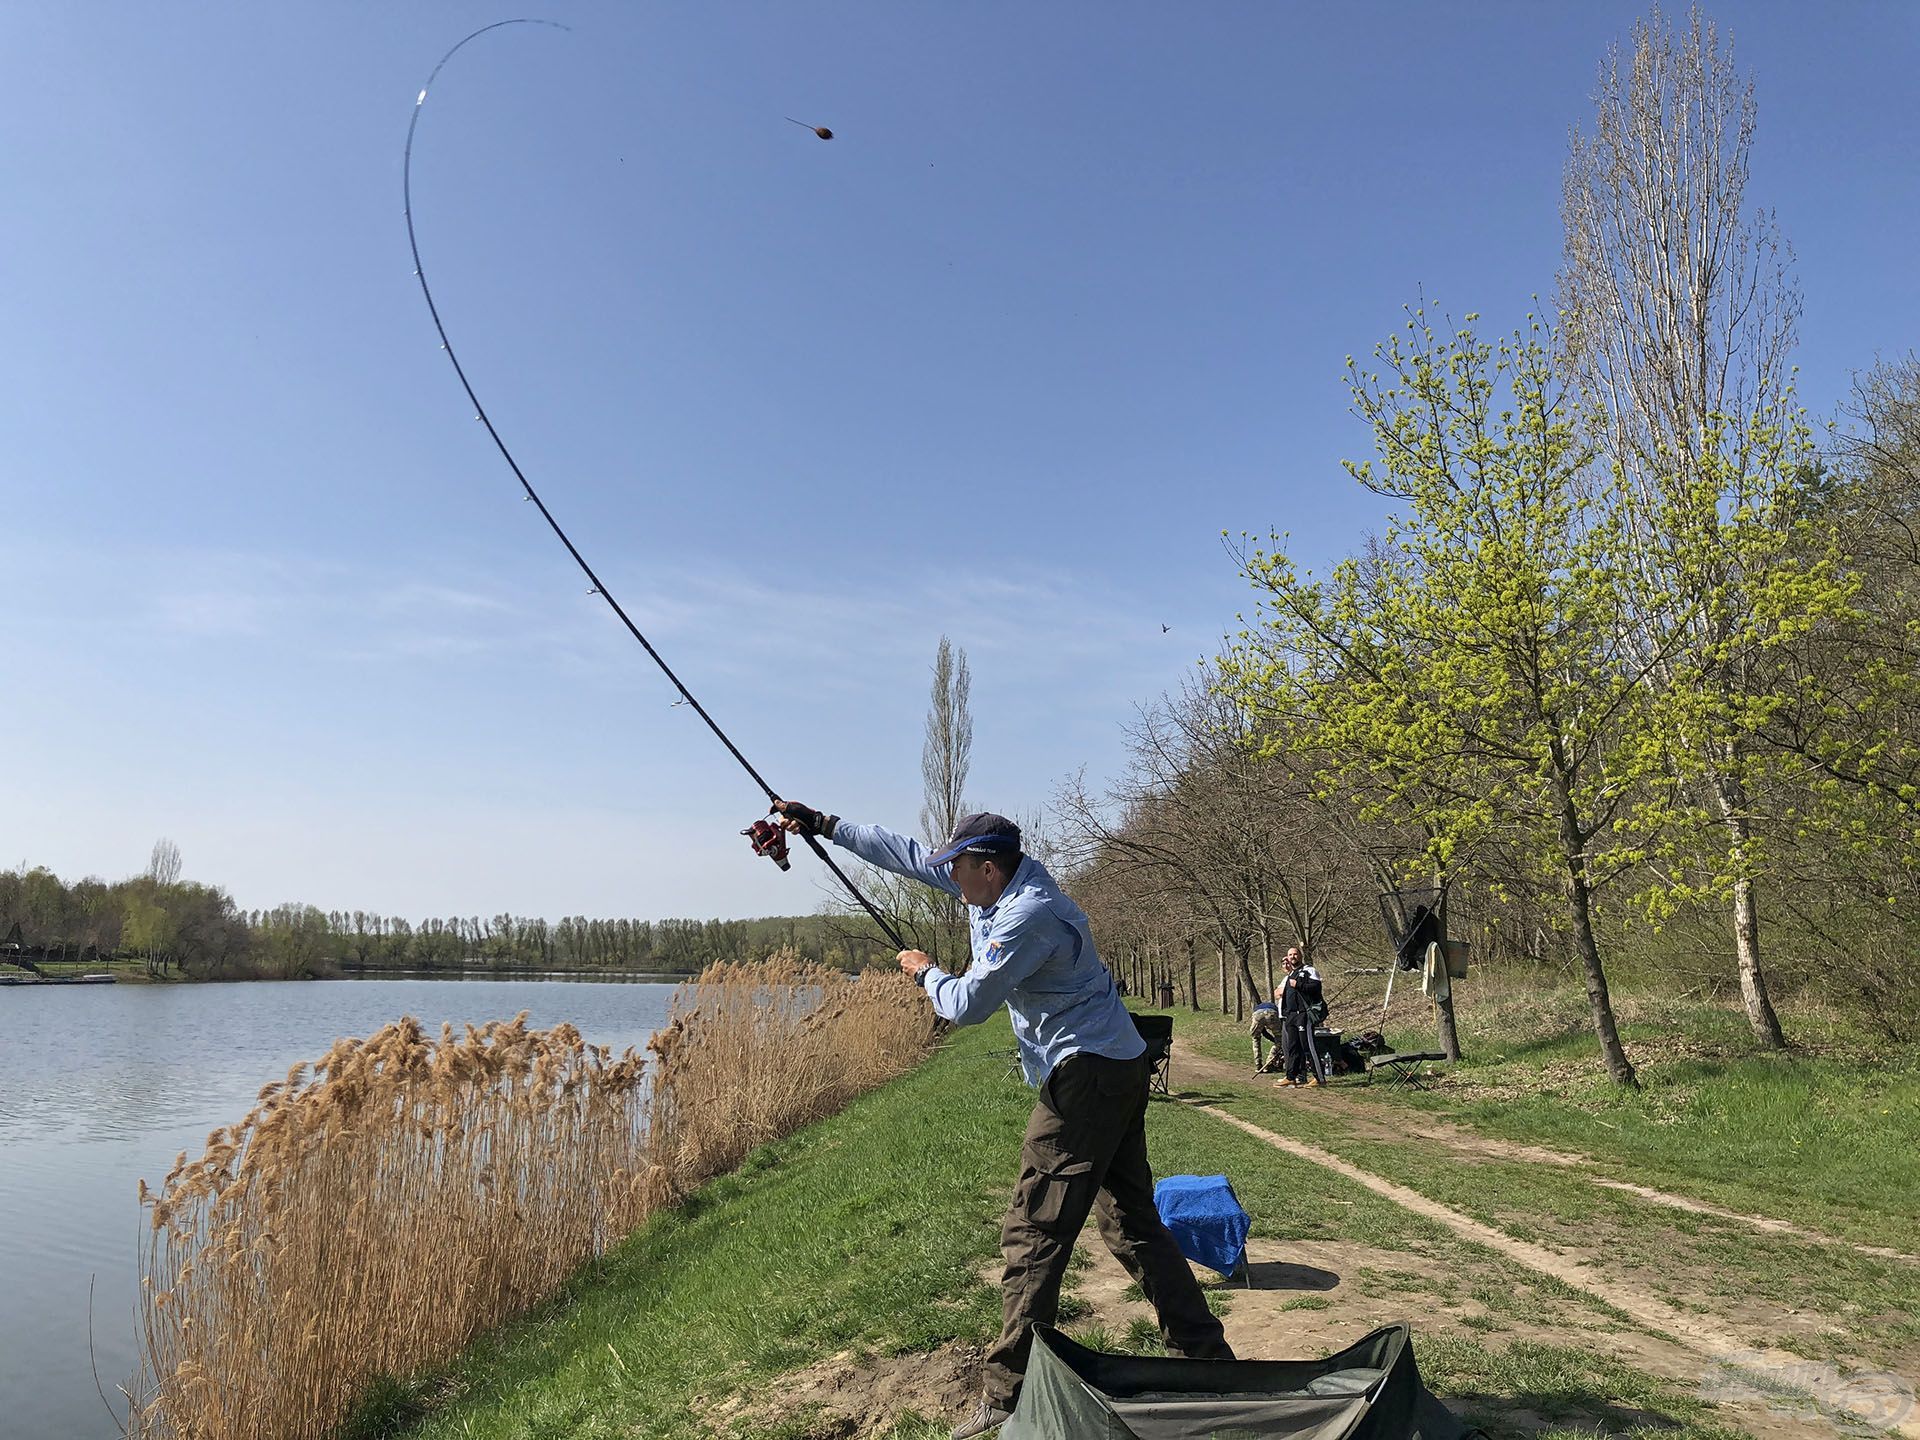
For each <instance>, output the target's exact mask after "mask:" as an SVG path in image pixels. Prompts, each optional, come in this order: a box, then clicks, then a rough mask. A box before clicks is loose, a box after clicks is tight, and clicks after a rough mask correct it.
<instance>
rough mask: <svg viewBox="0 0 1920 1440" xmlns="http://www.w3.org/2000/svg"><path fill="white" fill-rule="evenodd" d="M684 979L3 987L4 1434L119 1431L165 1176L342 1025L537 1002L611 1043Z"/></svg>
mask: <svg viewBox="0 0 1920 1440" xmlns="http://www.w3.org/2000/svg"><path fill="white" fill-rule="evenodd" d="M673 990H674V984H673V982H664V983H663V982H652V983H649V982H643V981H615V982H607V981H598V980H595V981H583V980H567V979H551V978H549V979H529V980H414V979H405V980H341V981H316V982H307V983H298V982H284V983H272V982H264V981H260V982H253V983H249V984H239V985H73V986H5V987H0V1436H21V1437H35V1440H40V1437H46V1440H94V1437H100V1440H105V1437H109V1436H115V1435H117V1434H118V1433H119V1430H118V1428H117V1426H116V1424H115V1422H114V1420H113V1419H112V1418H111V1417H110V1416H109V1415H108V1413H107V1410H106V1407H105V1406H103V1405H102V1404H101V1402H100V1397H99V1396H98V1394H96V1393H95V1391H94V1381H93V1369H92V1367H91V1366H90V1365H89V1362H88V1341H87V1285H88V1281H89V1279H90V1278H91V1279H92V1281H93V1357H94V1364H96V1365H97V1366H98V1369H99V1374H100V1384H101V1386H102V1388H104V1389H105V1390H106V1392H107V1395H108V1397H109V1398H110V1399H112V1400H113V1401H114V1403H115V1406H116V1408H118V1409H120V1411H121V1413H124V1401H123V1400H122V1398H121V1396H120V1395H119V1393H118V1391H117V1390H116V1389H115V1388H114V1387H115V1386H116V1385H119V1384H125V1383H127V1381H128V1380H129V1379H130V1377H131V1376H132V1375H133V1372H134V1368H135V1364H136V1359H137V1355H138V1350H137V1343H136V1336H135V1331H134V1313H135V1312H134V1302H135V1298H136V1295H137V1292H138V1288H139V1258H140V1256H141V1254H142V1253H143V1252H144V1250H145V1246H146V1237H147V1224H146V1217H145V1214H144V1212H143V1211H142V1210H141V1208H140V1205H139V1202H138V1201H137V1200H136V1198H135V1195H136V1188H137V1183H138V1182H139V1181H140V1180H141V1179H145V1180H146V1181H147V1182H148V1183H149V1184H150V1185H153V1186H155V1187H157V1186H158V1185H159V1183H160V1180H161V1177H163V1176H164V1175H165V1174H166V1173H167V1171H168V1170H169V1169H171V1168H172V1165H173V1161H174V1157H175V1156H176V1155H177V1154H178V1153H179V1152H180V1151H182V1150H185V1151H188V1152H189V1154H191V1155H198V1154H199V1153H200V1150H201V1148H202V1147H203V1146H204V1145H205V1143H206V1138H207V1133H208V1132H209V1131H210V1130H213V1129H214V1128H215V1127H216V1126H221V1125H227V1124H231V1123H232V1122H234V1121H237V1120H239V1119H240V1118H241V1117H242V1116H244V1115H245V1114H246V1113H247V1111H248V1110H250V1109H251V1108H252V1107H253V1104H254V1101H255V1098H256V1096H257V1095H258V1094H259V1090H260V1087H261V1086H262V1085H264V1084H266V1083H267V1082H268V1081H269V1080H278V1079H282V1078H284V1076H285V1075H286V1072H287V1069H288V1067H290V1066H291V1065H293V1064H294V1063H296V1062H297V1061H301V1060H314V1059H318V1058H319V1057H320V1056H321V1055H323V1054H324V1053H325V1052H326V1050H327V1047H328V1046H330V1045H332V1044H333V1042H334V1041H335V1040H336V1039H338V1038H339V1037H341V1036H343V1035H370V1034H372V1033H373V1032H374V1031H375V1030H378V1029H379V1028H380V1027H381V1026H382V1025H385V1024H386V1023H388V1022H389V1021H392V1020H397V1019H399V1018H400V1017H401V1016H403V1015H411V1016H413V1017H414V1018H415V1019H417V1020H419V1021H420V1022H421V1023H422V1024H423V1025H425V1026H426V1027H427V1030H428V1032H429V1033H431V1034H437V1033H438V1032H439V1028H440V1023H441V1022H442V1021H444V1020H450V1021H452V1022H454V1024H455V1025H456V1027H457V1026H458V1025H460V1024H461V1023H463V1022H471V1023H473V1024H476V1025H477V1024H480V1023H482V1022H484V1021H487V1020H504V1019H510V1018H512V1016H514V1015H515V1014H517V1013H518V1012H520V1011H522V1010H525V1011H527V1012H528V1023H529V1024H530V1025H533V1026H535V1027H536V1028H541V1029H544V1028H546V1027H548V1026H551V1025H556V1024H558V1023H559V1022H561V1021H563V1020H565V1021H569V1022H571V1023H572V1024H573V1025H574V1026H576V1027H577V1028H578V1029H579V1030H580V1032H581V1034H582V1035H584V1036H585V1037H586V1038H587V1039H588V1040H589V1041H591V1042H593V1043H594V1044H598V1045H610V1046H612V1047H613V1048H614V1050H615V1051H616V1052H617V1051H619V1050H621V1049H623V1048H625V1047H626V1046H629V1045H632V1046H636V1047H637V1046H640V1045H642V1044H644V1043H645V1042H646V1039H647V1037H648V1036H649V1035H651V1034H652V1033H653V1032H654V1031H655V1030H656V1029H658V1028H659V1027H660V1026H661V1025H662V1024H664V1023H665V1021H666V1015H667V1004H668V1001H669V999H670V998H671V996H672V994H673Z"/></svg>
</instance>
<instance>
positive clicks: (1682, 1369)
mask: <svg viewBox="0 0 1920 1440" xmlns="http://www.w3.org/2000/svg"><path fill="white" fill-rule="evenodd" d="M1173 1071H1174V1075H1175V1077H1176V1079H1175V1087H1174V1088H1175V1092H1176V1093H1175V1098H1177V1099H1179V1100H1181V1101H1182V1102H1183V1103H1185V1104H1187V1105H1189V1106H1191V1107H1194V1108H1196V1109H1200V1110H1204V1111H1205V1112H1207V1113H1209V1114H1211V1115H1213V1116H1215V1117H1216V1118H1217V1119H1219V1120H1221V1121H1223V1122H1225V1123H1226V1124H1228V1125H1231V1126H1233V1127H1235V1128H1236V1129H1237V1130H1239V1131H1240V1132H1242V1133H1244V1134H1246V1135H1249V1136H1251V1137H1253V1138H1254V1139H1256V1140H1258V1141H1259V1142H1260V1143H1262V1144H1264V1145H1267V1146H1270V1147H1272V1148H1273V1149H1275V1150H1277V1151H1279V1152H1281V1153H1284V1154H1286V1155H1288V1156H1291V1157H1294V1158H1295V1159H1298V1160H1300V1161H1303V1162H1306V1163H1307V1164H1310V1165H1313V1166H1317V1167H1319V1168H1321V1169H1322V1170H1324V1171H1326V1172H1328V1173H1329V1174H1330V1175H1333V1176H1338V1177H1340V1178H1341V1179H1342V1180H1344V1181H1347V1182H1350V1183H1352V1184H1355V1185H1358V1186H1360V1187H1362V1188H1364V1189H1365V1190H1366V1191H1368V1192H1369V1193H1371V1194H1373V1195H1376V1196H1379V1197H1381V1198H1383V1199H1384V1200H1386V1201H1388V1202H1390V1203H1391V1204H1393V1205H1395V1206H1397V1207H1399V1208H1400V1209H1402V1210H1403V1211H1405V1212H1407V1213H1408V1214H1409V1215H1412V1216H1418V1217H1420V1218H1421V1219H1422V1220H1424V1221H1428V1222H1431V1223H1432V1224H1435V1225H1438V1226H1440V1227H1443V1228H1444V1229H1445V1230H1446V1231H1447V1232H1448V1233H1450V1234H1451V1235H1452V1236H1454V1237H1457V1238H1458V1239H1459V1240H1460V1241H1463V1242H1466V1243H1467V1244H1468V1245H1470V1246H1471V1247H1474V1248H1475V1249H1478V1250H1481V1251H1484V1252H1488V1253H1490V1254H1491V1255H1493V1256H1498V1257H1499V1258H1500V1259H1501V1260H1502V1261H1503V1262H1505V1263H1506V1264H1508V1265H1510V1266H1513V1267H1518V1268H1519V1269H1520V1270H1522V1271H1524V1272H1526V1273H1527V1274H1528V1275H1529V1276H1531V1277H1533V1281H1534V1283H1535V1284H1536V1285H1537V1286H1539V1287H1540V1288H1541V1290H1542V1292H1543V1294H1550V1295H1555V1296H1559V1297H1563V1298H1564V1297H1566V1296H1568V1295H1571V1296H1575V1297H1578V1300H1579V1301H1580V1302H1582V1305H1583V1308H1584V1309H1585V1310H1586V1312H1587V1315H1585V1316H1575V1317H1569V1316H1565V1315H1556V1314H1554V1313H1553V1311H1554V1309H1555V1308H1556V1307H1552V1306H1542V1307H1540V1311H1541V1313H1540V1314H1538V1315H1537V1316H1536V1317H1533V1318H1531V1319H1522V1318H1521V1317H1518V1316H1511V1315H1509V1316H1508V1317H1506V1318H1505V1319H1500V1318H1495V1317H1496V1315H1497V1314H1498V1311H1499V1308H1500V1307H1489V1306H1487V1305H1486V1304H1484V1303H1483V1302H1481V1301H1478V1300H1477V1299H1476V1296H1475V1293H1474V1291H1475V1288H1476V1287H1475V1285H1474V1283H1473V1280H1472V1277H1471V1275H1470V1273H1468V1272H1470V1271H1471V1269H1472V1268H1473V1267H1472V1266H1471V1265H1469V1266H1468V1270H1467V1272H1463V1271H1461V1270H1458V1269H1449V1271H1448V1273H1449V1274H1450V1276H1451V1278H1452V1279H1453V1281H1454V1282H1455V1283H1453V1284H1452V1285H1450V1286H1449V1285H1442V1286H1438V1287H1435V1288H1431V1289H1430V1288H1429V1287H1428V1286H1427V1285H1426V1284H1425V1283H1424V1282H1425V1280H1427V1279H1431V1278H1434V1277H1433V1276H1431V1275H1427V1276H1421V1275H1420V1274H1419V1272H1418V1271H1415V1272H1413V1273H1412V1274H1411V1275H1410V1276H1408V1275H1405V1274H1403V1275H1401V1276H1400V1277H1398V1278H1394V1279H1386V1280H1385V1283H1384V1284H1382V1283H1378V1281H1379V1280H1380V1279H1381V1278H1384V1277H1379V1276H1378V1272H1377V1267H1376V1277H1375V1278H1376V1283H1374V1284H1373V1285H1371V1286H1369V1285H1367V1284H1365V1283H1362V1284H1361V1285H1359V1286H1349V1285H1348V1284H1347V1281H1346V1278H1345V1276H1341V1275H1340V1272H1339V1271H1338V1270H1337V1269H1335V1268H1333V1267H1331V1266H1325V1265H1323V1266H1321V1267H1320V1268H1322V1269H1324V1270H1325V1272H1326V1274H1327V1275H1328V1276H1340V1278H1338V1279H1335V1280H1331V1281H1330V1282H1327V1283H1325V1288H1324V1289H1323V1290H1322V1291H1320V1292H1319V1293H1321V1294H1323V1295H1324V1297H1325V1300H1326V1303H1327V1308H1328V1309H1329V1310H1333V1311H1341V1310H1343V1309H1344V1308H1345V1307H1346V1305H1347V1303H1348V1302H1349V1301H1350V1300H1353V1301H1359V1302H1362V1303H1361V1313H1362V1314H1364V1315H1365V1316H1366V1318H1367V1319H1369V1320H1371V1319H1373V1318H1374V1317H1375V1314H1376V1313H1378V1315H1379V1316H1380V1317H1381V1318H1386V1314H1387V1310H1389V1309H1391V1306H1388V1307H1386V1308H1384V1309H1383V1308H1381V1307H1380V1306H1378V1305H1377V1304H1375V1303H1372V1302H1375V1301H1378V1300H1381V1299H1384V1298H1386V1297H1387V1296H1392V1295H1395V1294H1396V1292H1397V1293H1399V1294H1406V1293H1415V1292H1418V1293H1423V1294H1424V1295H1425V1298H1426V1309H1427V1314H1426V1317H1425V1323H1426V1324H1428V1325H1432V1324H1434V1323H1435V1322H1436V1321H1437V1322H1438V1323H1439V1324H1440V1325H1442V1326H1450V1325H1453V1324H1456V1323H1457V1324H1464V1325H1465V1326H1466V1327H1467V1328H1469V1329H1473V1330H1478V1331H1480V1332H1481V1333H1487V1332H1488V1331H1491V1330H1494V1329H1496V1328H1518V1329H1520V1330H1521V1331H1522V1332H1524V1333H1528V1334H1536V1335H1547V1336H1551V1335H1554V1334H1558V1335H1560V1336H1562V1337H1563V1338H1564V1336H1565V1334H1566V1333H1567V1332H1566V1330H1565V1329H1564V1327H1565V1326H1566V1325H1568V1324H1572V1325H1574V1326H1576V1327H1577V1328H1582V1329H1583V1328H1588V1327H1589V1326H1591V1324H1592V1321H1591V1318H1590V1317H1591V1316H1593V1315H1596V1314H1597V1315H1598V1316H1600V1317H1603V1318H1604V1320H1606V1321H1607V1322H1610V1323H1607V1324H1605V1325H1603V1326H1602V1327H1601V1329H1602V1332H1603V1333H1604V1334H1605V1335H1606V1341H1605V1344H1604V1346H1603V1347H1601V1348H1602V1349H1604V1351H1605V1352H1606V1353H1608V1354H1610V1355H1612V1356H1614V1357H1616V1358H1622V1359H1627V1360H1629V1361H1631V1363H1633V1364H1634V1365H1636V1366H1638V1367H1640V1368H1643V1369H1644V1370H1646V1371H1648V1372H1650V1373H1651V1374H1653V1375H1655V1376H1659V1377H1661V1378H1663V1379H1666V1380H1668V1381H1671V1382H1675V1383H1677V1384H1681V1385H1691V1386H1693V1387H1694V1388H1695V1389H1696V1390H1697V1391H1698V1393H1700V1394H1701V1395H1702V1396H1703V1398H1709V1399H1713V1400H1715V1401H1717V1402H1719V1404H1720V1406H1721V1407H1722V1408H1723V1411H1724V1412H1729V1418H1732V1413H1734V1412H1737V1413H1738V1415H1739V1419H1738V1421H1737V1423H1739V1424H1740V1425H1741V1426H1742V1428H1745V1429H1748V1430H1750V1431H1752V1432H1753V1433H1755V1434H1763V1433H1767V1434H1833V1433H1836V1432H1838V1433H1886V1434H1899V1435H1906V1436H1916V1437H1920V1406H1916V1404H1915V1401H1914V1395H1915V1391H1916V1388H1917V1387H1916V1377H1920V1346H1916V1345H1915V1344H1914V1343H1913V1341H1912V1339H1911V1336H1910V1334H1907V1333H1903V1332H1907V1331H1910V1330H1911V1323H1910V1322H1911V1320H1912V1317H1913V1315H1914V1313H1915V1311H1914V1308H1913V1307H1914V1306H1916V1305H1920V1258H1917V1257H1915V1256H1913V1255H1910V1254H1907V1253H1904V1252H1902V1251H1900V1250H1897V1249H1894V1248H1892V1247H1887V1246H1877V1245H1870V1244H1864V1243H1860V1242H1857V1241H1852V1240H1847V1239H1842V1238H1838V1237H1835V1236H1830V1235H1824V1234H1821V1233H1818V1232H1816V1231H1810V1230H1808V1229H1807V1228H1805V1227H1803V1226H1800V1225H1798V1224H1793V1223H1789V1222H1786V1221H1782V1220H1779V1219H1776V1218H1773V1217H1769V1216H1764V1215H1752V1214H1745V1213H1741V1212H1738V1211H1733V1210H1729V1209H1726V1208H1724V1207H1722V1206H1718V1205H1714V1204H1711V1203H1708V1202H1705V1201H1702V1200H1699V1199H1696V1198H1693V1197H1689V1196H1684V1195H1677V1194H1672V1193H1669V1192H1666V1191H1662V1190H1658V1189H1655V1188H1653V1187H1650V1186H1645V1185H1639V1184H1636V1183H1633V1182H1630V1181H1623V1180H1620V1179H1617V1178H1614V1177H1612V1176H1609V1175H1606V1174H1604V1173H1602V1167H1601V1166H1600V1165H1598V1164H1597V1163H1596V1162H1594V1161H1593V1160H1591V1159H1590V1158H1589V1157H1586V1156H1582V1155H1577V1154H1570V1153H1568V1152H1566V1151H1562V1150H1555V1149H1548V1148H1544V1147H1540V1146H1532V1145H1524V1144H1519V1143H1515V1142H1511V1141H1506V1140H1501V1139H1496V1138H1493V1137H1488V1136H1483V1135H1478V1134H1475V1133H1473V1132H1471V1131H1469V1130H1466V1129H1463V1128H1461V1127H1458V1126H1454V1125H1450V1124H1448V1123H1446V1122H1445V1121H1441V1120H1437V1119H1435V1118H1434V1117H1432V1116H1430V1115H1427V1114H1424V1113H1422V1112H1420V1111H1418V1110H1414V1109H1412V1108H1411V1107H1406V1106H1396V1105H1393V1104H1391V1103H1386V1104H1382V1103H1379V1102H1378V1101H1377V1100H1376V1099H1375V1097H1373V1096H1369V1097H1367V1099H1366V1100H1364V1101H1363V1100H1361V1099H1360V1098H1359V1097H1358V1096H1355V1095H1353V1094H1351V1093H1348V1092H1346V1091H1345V1090H1344V1089H1343V1085H1344V1084H1351V1083H1352V1082H1338V1081H1337V1082H1336V1083H1335V1084H1334V1085H1331V1086H1328V1087H1325V1088H1320V1089H1301V1090H1289V1089H1277V1088H1275V1087H1274V1086H1273V1085H1272V1083H1271V1080H1270V1079H1269V1078H1268V1077H1264V1076H1261V1077H1255V1076H1252V1075H1251V1074H1250V1073H1249V1071H1250V1067H1249V1066H1248V1065H1246V1064H1245V1063H1242V1064H1239V1065H1235V1064H1233V1063H1231V1062H1229V1061H1226V1060H1223V1059H1220V1058H1218V1057H1217V1056H1216V1055H1213V1054H1207V1053H1202V1052H1200V1051H1198V1050H1196V1049H1195V1048H1194V1046H1193V1045H1192V1043H1191V1042H1187V1041H1176V1044H1175V1049H1174V1060H1173ZM1304 1137H1311V1138H1304ZM1336 1203H1337V1202H1336ZM1289 1254H1290V1255H1292V1256H1294V1257H1295V1263H1298V1262H1299V1261H1307V1262H1309V1263H1313V1262H1312V1252H1311V1249H1310V1247H1299V1246H1295V1247H1289ZM1322 1258H1323V1259H1328V1260H1331V1259H1333V1258H1335V1257H1333V1256H1331V1255H1323V1257H1322ZM1367 1268H1368V1267H1367V1266H1366V1265H1364V1264H1362V1265H1361V1266H1360V1267H1359V1271H1360V1278H1362V1280H1363V1282H1364V1280H1365V1278H1366V1277H1365V1274H1364V1272H1365V1271H1366V1269H1367ZM1257 1273H1258V1272H1257V1271H1256V1275H1257ZM1836 1281H1837V1283H1836ZM1237 1302H1238V1297H1236V1303H1237ZM1296 1303H1297V1302H1296ZM1279 1313H1283V1314H1284V1313H1286V1309H1285V1302H1283V1303H1282V1308H1281V1310H1280V1312H1279ZM1542 1321H1545V1322H1546V1324H1545V1325H1544V1326H1543V1325H1542V1323H1541V1322H1542ZM1903 1322H1905V1323H1903ZM1353 1328H1354V1327H1353V1326H1352V1325H1350V1324H1343V1325H1341V1327H1340V1332H1339V1333H1338V1334H1329V1335H1327V1336H1326V1338H1327V1339H1328V1340H1329V1341H1330V1342H1333V1343H1338V1342H1340V1341H1342V1340H1344V1339H1345V1338H1347V1331H1349V1330H1350V1329H1353ZM1576 1333H1577V1331H1576ZM1247 1338H1248V1339H1250V1340H1251V1339H1253V1338H1254V1337H1253V1336H1252V1335H1251V1334H1250V1335H1248V1337H1247Z"/></svg>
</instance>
